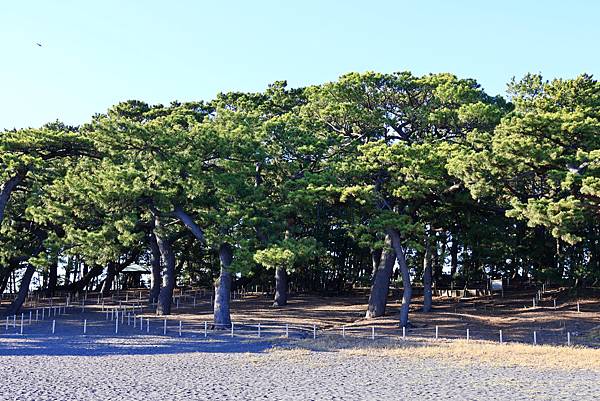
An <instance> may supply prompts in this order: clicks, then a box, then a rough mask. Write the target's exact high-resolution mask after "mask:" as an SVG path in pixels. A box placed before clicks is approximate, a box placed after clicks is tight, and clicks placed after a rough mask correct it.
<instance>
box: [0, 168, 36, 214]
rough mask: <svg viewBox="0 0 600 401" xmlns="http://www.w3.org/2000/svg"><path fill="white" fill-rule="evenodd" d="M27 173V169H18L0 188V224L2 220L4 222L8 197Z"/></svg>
mask: <svg viewBox="0 0 600 401" xmlns="http://www.w3.org/2000/svg"><path fill="white" fill-rule="evenodd" d="M28 171H29V168H28V167H22V168H20V169H18V170H17V172H16V173H15V175H13V176H12V177H10V178H9V179H8V181H6V182H5V183H4V184H3V185H2V187H0V223H2V220H4V211H5V210H6V206H7V205H8V201H9V199H10V195H11V194H12V192H13V190H14V189H15V188H16V186H17V185H19V184H20V183H21V182H23V180H24V179H25V177H26V176H27V172H28Z"/></svg>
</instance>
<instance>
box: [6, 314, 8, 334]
mask: <svg viewBox="0 0 600 401" xmlns="http://www.w3.org/2000/svg"><path fill="white" fill-rule="evenodd" d="M6 331H8V316H6Z"/></svg>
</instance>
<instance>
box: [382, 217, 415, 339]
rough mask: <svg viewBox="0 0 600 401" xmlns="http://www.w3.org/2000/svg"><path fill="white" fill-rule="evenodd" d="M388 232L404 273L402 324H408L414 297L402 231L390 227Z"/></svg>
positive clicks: (404, 325) (401, 270) (402, 325)
mask: <svg viewBox="0 0 600 401" xmlns="http://www.w3.org/2000/svg"><path fill="white" fill-rule="evenodd" d="M387 234H388V235H389V236H390V239H391V241H392V247H393V249H394V251H395V253H396V260H397V261H398V266H399V267H400V273H401V274H402V287H403V291H402V308H401V310H400V326H401V327H407V326H408V324H409V323H408V312H409V310H410V301H411V298H412V287H411V284H410V270H409V269H408V265H407V264H406V256H405V254H404V249H403V247H402V243H401V238H400V233H398V231H397V230H395V229H388V230H387Z"/></svg>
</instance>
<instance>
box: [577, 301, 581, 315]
mask: <svg viewBox="0 0 600 401" xmlns="http://www.w3.org/2000/svg"><path fill="white" fill-rule="evenodd" d="M577 312H578V313H579V312H581V310H580V309H579V301H577Z"/></svg>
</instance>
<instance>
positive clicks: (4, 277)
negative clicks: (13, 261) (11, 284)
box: [0, 267, 10, 295]
mask: <svg viewBox="0 0 600 401" xmlns="http://www.w3.org/2000/svg"><path fill="white" fill-rule="evenodd" d="M9 277H10V269H9V268H8V267H5V268H3V269H0V295H2V294H3V293H4V290H6V285H7V284H8V279H9Z"/></svg>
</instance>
